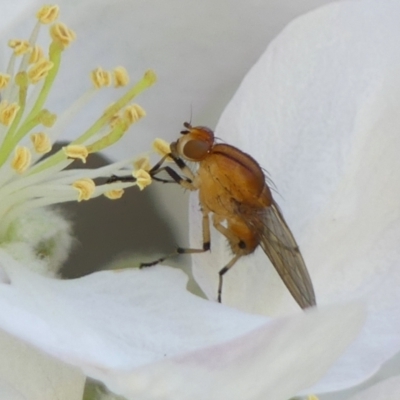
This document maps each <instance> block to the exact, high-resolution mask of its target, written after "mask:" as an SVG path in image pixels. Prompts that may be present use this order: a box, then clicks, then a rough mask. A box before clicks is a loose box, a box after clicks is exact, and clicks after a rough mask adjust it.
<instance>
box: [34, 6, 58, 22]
mask: <svg viewBox="0 0 400 400" xmlns="http://www.w3.org/2000/svg"><path fill="white" fill-rule="evenodd" d="M59 14H60V8H59V7H58V6H57V5H44V6H43V7H42V8H41V9H40V10H39V11H38V12H37V13H36V18H37V19H38V20H39V22H40V23H42V24H51V23H52V22H54V21H55V20H56V19H57V18H58V16H59Z"/></svg>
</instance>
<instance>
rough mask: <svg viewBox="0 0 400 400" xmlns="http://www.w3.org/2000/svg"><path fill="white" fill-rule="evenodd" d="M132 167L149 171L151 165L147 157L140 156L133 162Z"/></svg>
mask: <svg viewBox="0 0 400 400" xmlns="http://www.w3.org/2000/svg"><path fill="white" fill-rule="evenodd" d="M133 167H134V168H135V170H138V169H143V170H144V171H150V169H151V165H150V160H149V157H140V158H138V159H137V160H136V161H134V162H133Z"/></svg>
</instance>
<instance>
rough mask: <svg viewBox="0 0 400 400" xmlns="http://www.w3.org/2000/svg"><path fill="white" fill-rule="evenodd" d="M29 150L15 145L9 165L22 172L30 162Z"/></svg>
mask: <svg viewBox="0 0 400 400" xmlns="http://www.w3.org/2000/svg"><path fill="white" fill-rule="evenodd" d="M31 158H32V156H31V152H30V151H29V149H28V148H27V147H22V146H17V148H16V149H15V153H14V158H13V160H12V161H11V167H12V168H13V169H14V170H15V171H16V172H18V173H19V174H22V173H23V172H24V171H26V170H27V169H28V167H29V165H30V163H31Z"/></svg>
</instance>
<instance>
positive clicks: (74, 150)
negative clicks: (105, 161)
mask: <svg viewBox="0 0 400 400" xmlns="http://www.w3.org/2000/svg"><path fill="white" fill-rule="evenodd" d="M63 150H64V153H65V154H66V156H67V157H68V158H79V159H80V160H82V162H83V163H84V164H85V163H86V158H87V156H88V155H89V152H88V149H87V148H86V146H82V145H80V144H71V145H69V146H65V147H63Z"/></svg>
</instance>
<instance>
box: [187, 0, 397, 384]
mask: <svg viewBox="0 0 400 400" xmlns="http://www.w3.org/2000/svg"><path fill="white" fill-rule="evenodd" d="M399 17H400V4H399V3H398V2H396V1H390V0H387V1H380V2H375V1H370V0H366V1H362V2H339V3H336V4H332V5H329V6H327V7H324V8H321V9H320V10H317V11H315V12H312V13H310V14H308V15H305V16H303V17H301V18H299V19H297V20H296V21H294V22H293V23H291V24H290V25H289V26H288V27H287V28H286V29H285V30H284V31H283V32H282V34H281V35H280V36H279V37H278V38H277V39H276V40H275V41H274V42H273V43H272V44H271V46H270V47H269V48H268V50H267V51H266V53H265V54H264V55H263V56H262V57H261V59H260V60H259V61H258V63H257V64H256V65H255V66H254V67H253V69H252V70H251V71H250V72H249V74H248V75H247V76H246V78H245V80H244V81H243V83H242V85H241V87H240V88H239V90H238V92H237V93H236V95H235V97H234V98H233V100H232V101H231V103H230V104H229V106H228V107H227V109H226V110H225V112H224V114H223V116H222V117H221V120H220V123H219V125H218V128H217V130H216V135H217V136H219V137H221V138H222V139H223V140H226V141H227V142H229V143H231V144H233V145H235V146H237V147H239V148H240V149H242V150H244V151H246V152H249V153H250V154H251V155H252V156H254V157H255V158H256V159H257V160H258V161H259V162H260V164H261V166H262V167H265V168H267V169H268V171H269V173H270V176H271V178H272V180H273V181H274V182H275V184H276V186H277V188H278V192H279V194H280V195H277V194H275V198H276V199H277V201H278V203H279V204H280V206H281V208H282V210H283V214H284V215H285V218H286V219H287V221H288V224H289V226H290V227H291V229H292V231H293V233H294V235H295V237H296V238H297V240H298V242H299V245H300V248H301V249H302V253H303V256H304V258H305V260H306V263H307V265H308V268H309V270H310V274H311V276H312V280H313V282H314V286H315V289H316V294H317V301H318V304H320V305H321V304H327V303H333V302H338V301H344V300H348V299H349V298H359V297H362V298H364V299H366V300H367V301H368V302H369V311H370V316H369V319H368V322H367V325H366V327H365V329H364V331H363V334H362V335H361V336H360V339H359V341H357V343H356V344H355V345H354V346H352V348H351V350H350V351H349V352H347V353H346V355H345V356H344V357H343V358H342V359H341V361H340V362H339V363H338V364H336V365H335V367H334V369H332V370H331V373H330V374H328V375H327V377H326V378H325V380H324V381H322V382H320V384H319V385H318V386H317V387H316V388H315V391H316V392H321V391H329V390H338V389H340V388H344V387H348V386H351V385H354V384H356V383H359V382H360V381H362V380H364V379H366V378H367V377H368V376H371V375H372V374H373V373H374V372H375V371H376V370H377V369H378V368H379V366H380V365H381V364H382V363H383V362H384V361H385V360H387V359H388V358H390V357H391V356H393V354H395V353H396V352H397V351H398V350H399V348H400V338H399V335H398V332H399V329H400V320H399V318H398V315H399V311H400V310H399V307H400V306H398V305H399V304H400V299H399V295H398V287H399V283H400V282H399V281H400V277H399V272H398V262H399V259H400V250H399V246H398V238H399V237H400V214H399V211H398V198H399V197H400V185H399V182H400V158H399V157H398V153H399V150H400V139H399V138H400V137H399V134H398V132H399V130H400V118H399V115H398V105H399V104H400V79H399V73H398V71H399V70H400V53H399V52H398V41H397V38H398V37H399V35H400V25H399V24H398V20H399ZM372 27H373V28H372ZM191 214H192V224H191V230H192V233H191V241H192V243H193V247H195V246H198V243H201V221H200V220H201V216H200V215H199V213H198V205H197V200H193V201H192V209H191ZM194 243H196V244H194ZM226 247H227V246H226V240H225V239H224V238H223V237H221V235H218V234H215V232H214V234H213V235H212V253H211V254H204V255H199V256H196V257H193V263H194V275H195V278H196V280H197V282H198V283H199V284H200V286H201V287H202V289H203V290H204V291H205V293H206V294H207V296H208V297H210V298H215V297H216V293H217V284H218V273H217V271H218V270H219V269H221V268H222V267H223V265H224V263H227V262H228V261H229V259H230V257H231V256H230V255H229V254H228V253H227V250H226ZM225 276H226V278H225V279H224V287H223V302H224V303H225V304H228V305H232V306H235V307H238V308H240V309H242V310H247V311H250V312H258V313H263V314H269V315H281V314H282V313H287V312H289V310H294V309H296V308H297V306H296V305H295V303H294V301H293V300H292V299H291V297H290V294H289V293H288V291H287V290H286V288H285V287H284V285H283V284H282V282H281V281H280V278H279V277H278V276H277V274H276V273H275V271H274V270H273V268H272V267H271V265H270V263H269V261H268V259H267V257H266V255H265V254H264V253H263V252H262V251H261V250H258V252H256V254H255V256H249V257H244V258H243V260H240V261H239V262H238V264H237V265H235V267H234V268H233V269H232V270H231V271H229V273H228V274H226V275H225Z"/></svg>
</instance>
